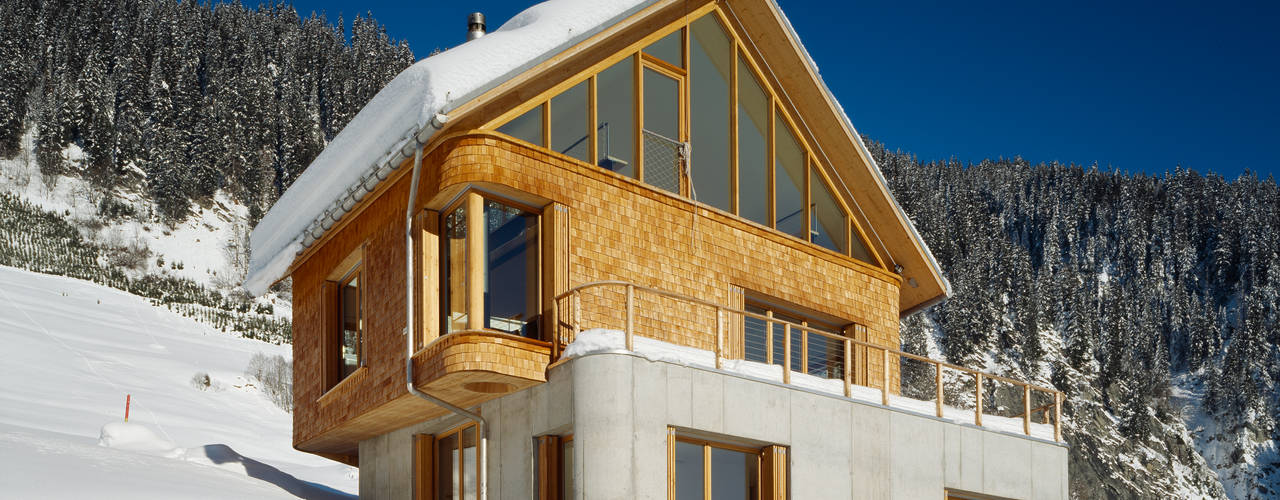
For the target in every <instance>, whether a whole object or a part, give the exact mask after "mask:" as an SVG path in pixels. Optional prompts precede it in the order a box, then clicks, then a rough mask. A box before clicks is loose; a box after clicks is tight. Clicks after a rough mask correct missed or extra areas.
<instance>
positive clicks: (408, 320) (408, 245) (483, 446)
mask: <svg viewBox="0 0 1280 500" xmlns="http://www.w3.org/2000/svg"><path fill="white" fill-rule="evenodd" d="M445 120H447V118H442V117H441V116H440V115H436V118H435V119H433V120H432V122H431V126H434V127H435V128H436V129H437V130H438V129H440V128H443V127H442V125H443V122H444V121H445ZM422 147H423V144H419V145H418V148H417V150H416V151H414V153H413V180H412V181H411V182H410V183H409V205H408V207H406V208H405V213H404V284H405V289H404V293H405V301H404V304H405V331H404V333H405V335H404V337H405V354H404V373H405V385H406V386H407V387H408V389H409V394H413V395H414V396H417V397H420V398H422V399H425V400H427V401H428V402H431V403H433V404H436V405H438V406H440V407H442V408H444V409H446V410H449V411H451V412H453V413H455V414H458V415H460V416H463V417H465V418H468V419H470V420H472V421H474V422H475V423H476V427H477V429H476V433H477V434H479V437H480V442H479V445H478V446H477V448H476V458H477V461H478V462H480V466H479V469H480V470H478V471H476V473H477V474H478V475H479V478H480V486H479V490H480V491H478V492H477V494H478V497H477V498H479V500H487V499H488V497H489V456H488V455H489V454H488V447H489V423H488V422H487V421H485V419H484V417H482V416H480V415H478V414H476V413H473V412H471V411H468V410H464V409H462V408H459V407H457V406H454V405H453V404H452V403H449V402H448V401H445V400H443V399H440V398H437V397H435V396H432V395H430V394H427V393H425V392H423V391H420V390H418V388H417V386H415V385H414V383H413V284H414V281H415V279H414V276H413V207H414V205H415V204H416V202H417V201H418V178H419V174H420V173H421V171H422Z"/></svg>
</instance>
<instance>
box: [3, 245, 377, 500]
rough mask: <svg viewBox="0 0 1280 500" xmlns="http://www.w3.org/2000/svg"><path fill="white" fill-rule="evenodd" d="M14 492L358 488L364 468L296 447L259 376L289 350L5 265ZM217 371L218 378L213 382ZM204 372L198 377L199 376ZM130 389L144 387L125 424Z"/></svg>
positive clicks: (7, 439) (252, 494)
mask: <svg viewBox="0 0 1280 500" xmlns="http://www.w3.org/2000/svg"><path fill="white" fill-rule="evenodd" d="M0 345H4V346H5V350H6V352H7V353H8V354H7V355H6V356H5V359H6V361H5V363H3V364H0V380H4V381H5V382H4V383H3V384H0V471H2V472H0V492H3V493H0V496H3V497H6V498H157V499H159V498H164V499H169V498H292V497H295V496H301V497H304V498H347V497H350V496H354V493H355V491H356V490H357V472H356V470H355V469H354V468H351V467H348V466H345V465H342V464H338V463H336V462H333V461H330V460H326V459H323V458H319V457H316V456H314V455H310V454H307V453H302V452H299V451H295V450H293V448H292V441H291V439H292V432H291V425H292V417H291V416H290V414H289V413H288V412H287V411H285V410H283V409H281V408H279V407H278V406H276V405H275V404H274V403H273V402H272V400H271V399H270V398H269V397H268V395H267V394H265V393H264V392H263V387H262V386H263V384H262V381H260V380H258V379H256V378H253V377H247V376H246V375H245V372H246V369H247V368H248V367H249V364H250V361H251V359H253V358H254V356H255V355H258V354H262V355H265V356H268V357H272V356H277V355H278V356H283V357H285V358H287V357H289V356H290V349H289V347H288V346H282V345H275V344H271V343H267V342H262V341H258V340H251V339H245V338H240V337H237V336H234V335H229V334H227V333H223V332H220V331H218V330H216V329H214V328H211V327H209V326H207V325H205V324H202V323H198V322H196V321H193V320H191V319H190V318H186V317H183V316H181V315H178V314H175V313H173V312H171V311H169V310H168V309H166V308H164V307H156V306H154V305H152V304H151V302H150V301H148V300H147V299H144V298H142V297H138V296H135V295H132V294H129V293H126V292H123V291H120V290H115V289H112V288H108V287H105V286H102V285H97V284H94V283H89V282H86V281H83V280H78V279H73V278H66V277H60V276H50V275H45V274H37V273H33V272H29V271H24V270H18V269H13V268H10V267H0ZM206 374H207V376H208V385H207V386H206V385H204V384H203V383H194V382H197V381H200V382H202V381H203V376H204V375H206ZM193 379H197V380H194V381H193ZM126 395H130V396H131V408H130V416H129V425H128V426H124V425H123V422H124V411H125V398H126Z"/></svg>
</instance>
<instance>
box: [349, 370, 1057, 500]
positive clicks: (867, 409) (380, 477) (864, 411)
mask: <svg viewBox="0 0 1280 500" xmlns="http://www.w3.org/2000/svg"><path fill="white" fill-rule="evenodd" d="M482 411H483V413H484V415H486V416H487V417H488V418H489V419H490V424H491V429H492V433H491V434H490V441H489V450H490V459H491V460H490V465H489V481H490V482H489V494H490V498H495V499H507V498H512V499H515V498H519V499H528V498H530V497H531V495H532V488H533V486H532V477H533V459H532V457H533V440H532V438H533V436H536V435H542V434H562V433H568V432H572V433H573V435H574V442H575V446H574V453H575V457H574V464H575V470H574V483H575V490H576V491H577V492H579V498H591V499H613V498H618V499H622V498H641V499H654V500H661V499H665V498H666V497H667V492H666V479H667V476H666V474H667V470H666V459H667V457H666V449H667V448H666V447H667V434H668V428H669V427H675V428H676V429H677V431H678V432H684V433H690V434H693V435H698V436H700V437H705V438H709V439H713V440H714V439H716V438H718V437H719V438H721V439H725V440H731V441H733V442H738V443H742V444H761V445H763V444H769V443H772V444H781V445H786V446H790V448H791V451H790V456H791V497H792V498H796V499H809V498H824V499H827V498H858V499H865V498H872V499H875V498H903V499H916V498H941V497H942V494H943V491H944V489H946V488H953V489H957V490H963V491H967V492H975V493H982V494H987V495H995V496H999V497H1008V498H1024V499H1066V498H1068V496H1067V448H1066V447H1065V446H1062V445H1059V444H1055V443H1050V442H1045V441H1041V440H1037V439H1030V438H1027V437H1023V436H1015V435H1008V434H1003V433H999V432H994V431H988V430H985V429H979V428H976V427H973V426H970V425H961V424H955V423H952V422H946V421H942V420H938V419H935V418H932V417H929V416H922V415H916V414H912V413H907V412H903V411H897V410H892V409H885V408H883V407H880V406H878V405H874V404H867V403H864V402H858V401H853V400H849V399H845V398H843V397H839V396H833V395H826V394H816V393H811V392H807V391H804V390H801V389H797V388H794V387H789V386H782V385H778V384H772V383H767V382H760V381H756V380H749V379H744V378H741V377H738V376H736V375H733V374H728V373H723V372H715V371H709V370H703V369H695V368H688V367H684V366H678V365H673V364H669V363H662V362H651V361H648V360H645V359H643V358H639V357H635V356H631V355H627V354H597V355H591V356H586V357H583V358H580V359H577V360H574V361H571V362H569V363H567V364H564V365H561V366H559V367H557V368H554V369H553V370H552V372H551V374H550V382H549V383H547V384H545V385H540V386H537V387H534V388H532V389H529V390H526V391H522V392H520V393H517V394H513V395H510V396H506V397H503V398H500V399H497V400H494V401H491V402H489V403H486V404H484V405H483V406H482ZM459 423H461V420H459V419H457V418H452V417H451V418H446V419H439V420H436V421H432V422H427V423H423V424H420V425H415V426H411V427H409V428H405V429H401V430H398V431H396V432H393V433H390V434H387V435H383V436H380V437H378V438H374V439H370V440H366V441H364V442H362V443H361V444H360V458H361V464H360V466H361V483H360V490H361V496H368V497H371V498H409V496H410V491H411V488H412V477H413V476H412V470H411V466H410V462H411V442H412V441H411V440H412V435H413V434H414V433H420V432H425V433H435V432H442V431H444V430H447V429H449V428H452V427H453V426H455V425H457V424H459Z"/></svg>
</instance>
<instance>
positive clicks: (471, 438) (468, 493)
mask: <svg viewBox="0 0 1280 500" xmlns="http://www.w3.org/2000/svg"><path fill="white" fill-rule="evenodd" d="M460 445H461V447H462V450H461V452H462V460H461V462H462V488H461V490H462V496H454V498H461V499H462V500H476V486H477V484H478V482H477V480H476V428H475V426H470V427H467V428H466V429H463V431H462V442H461V443H460ZM458 489H459V488H456V487H455V488H454V491H455V492H456V491H458Z"/></svg>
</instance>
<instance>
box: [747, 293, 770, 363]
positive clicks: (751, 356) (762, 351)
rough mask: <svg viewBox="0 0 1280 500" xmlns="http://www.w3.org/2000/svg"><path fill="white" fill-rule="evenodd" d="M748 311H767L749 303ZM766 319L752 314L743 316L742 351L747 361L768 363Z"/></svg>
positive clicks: (763, 312)
mask: <svg viewBox="0 0 1280 500" xmlns="http://www.w3.org/2000/svg"><path fill="white" fill-rule="evenodd" d="M746 309H747V312H750V313H755V314H759V315H762V316H763V315H765V313H766V312H767V311H765V309H764V308H762V307H759V306H756V305H755V304H747V308H746ZM766 328H768V327H767V326H766V322H765V320H762V319H759V318H753V317H750V316H743V317H742V353H743V358H744V359H746V360H747V361H756V362H759V363H766V362H768V361H769V354H768V353H769V337H768V330H766Z"/></svg>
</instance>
